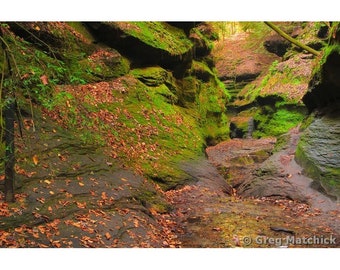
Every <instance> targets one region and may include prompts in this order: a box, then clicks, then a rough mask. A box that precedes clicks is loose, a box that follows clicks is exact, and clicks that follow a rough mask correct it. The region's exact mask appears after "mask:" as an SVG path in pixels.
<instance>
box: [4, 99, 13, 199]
mask: <svg viewBox="0 0 340 270" xmlns="http://www.w3.org/2000/svg"><path fill="white" fill-rule="evenodd" d="M7 102H8V104H6V107H5V110H4V118H5V136H4V137H5V145H6V153H5V201H6V202H14V200H15V199H14V177H15V175H14V163H15V157H14V115H15V114H14V110H15V103H14V100H13V99H12V98H9V99H8V100H7Z"/></svg>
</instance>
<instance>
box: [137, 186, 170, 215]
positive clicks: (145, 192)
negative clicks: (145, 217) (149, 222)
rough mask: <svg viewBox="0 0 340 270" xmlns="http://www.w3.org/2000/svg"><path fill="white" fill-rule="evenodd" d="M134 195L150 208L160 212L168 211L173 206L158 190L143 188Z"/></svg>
mask: <svg viewBox="0 0 340 270" xmlns="http://www.w3.org/2000/svg"><path fill="white" fill-rule="evenodd" d="M132 196H133V197H134V198H135V199H136V200H137V201H139V202H140V203H141V204H142V205H143V206H144V207H146V208H148V209H149V210H151V209H152V210H155V211H157V212H158V213H166V212H169V211H170V210H171V206H170V205H169V204H168V203H167V202H166V201H165V199H164V198H163V197H161V196H160V194H159V193H156V191H153V190H150V189H146V188H142V189H140V190H138V191H137V192H136V193H135V194H133V195H132Z"/></svg>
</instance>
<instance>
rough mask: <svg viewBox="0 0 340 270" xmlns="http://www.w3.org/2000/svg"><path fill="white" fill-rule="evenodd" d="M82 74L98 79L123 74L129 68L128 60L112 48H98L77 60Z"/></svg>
mask: <svg viewBox="0 0 340 270" xmlns="http://www.w3.org/2000/svg"><path fill="white" fill-rule="evenodd" d="M79 66H80V67H82V70H83V71H84V73H87V74H84V75H83V76H82V77H85V78H86V77H88V76H86V75H92V76H94V77H95V78H98V79H100V80H108V79H114V78H118V77H120V76H124V75H125V74H127V73H128V72H129V70H130V63H129V61H128V60H127V59H126V58H124V57H123V56H122V55H121V54H120V53H119V52H117V51H116V50H114V49H111V48H106V49H99V50H97V51H95V52H94V53H93V54H91V55H90V56H89V57H87V58H86V59H84V60H81V61H80V62H79Z"/></svg>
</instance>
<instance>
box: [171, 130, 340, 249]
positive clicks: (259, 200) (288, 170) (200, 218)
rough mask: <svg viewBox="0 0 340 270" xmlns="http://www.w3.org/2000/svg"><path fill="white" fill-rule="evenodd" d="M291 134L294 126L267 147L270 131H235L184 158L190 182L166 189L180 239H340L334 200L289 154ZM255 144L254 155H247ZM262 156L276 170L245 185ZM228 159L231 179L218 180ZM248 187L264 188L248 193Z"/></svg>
mask: <svg viewBox="0 0 340 270" xmlns="http://www.w3.org/2000/svg"><path fill="white" fill-rule="evenodd" d="M298 135H299V132H298V129H297V128H296V129H293V130H292V131H291V132H290V134H289V136H290V137H289V140H288V145H287V146H286V147H283V148H282V149H281V150H279V151H277V152H275V153H274V154H272V153H271V150H273V145H274V143H275V142H274V141H273V140H271V139H260V140H255V139H234V140H230V141H227V142H223V143H221V144H220V145H216V146H214V147H212V148H208V149H207V150H206V152H207V155H208V159H202V160H198V161H194V162H190V163H187V164H185V165H183V166H184V169H185V170H186V171H187V172H188V173H189V174H191V175H192V176H193V177H194V178H196V180H197V182H196V183H195V184H192V185H187V186H184V187H183V188H181V189H178V190H172V191H168V192H167V197H168V198H169V200H170V201H171V203H172V205H174V208H175V210H174V212H173V217H174V218H175V219H176V222H177V224H178V227H177V234H178V236H179V240H180V242H181V246H182V247H188V248H192V247H193V248H208V247H209V248H225V247H259V248H267V247H305V248H309V247H316V248H317V247H328V248H334V247H339V246H340V241H339V240H340V227H339V221H340V211H339V210H340V207H339V203H338V202H337V201H333V200H332V199H330V198H328V197H327V196H326V195H324V194H322V193H320V192H318V191H317V190H314V189H313V188H311V187H310V186H311V183H312V180H311V179H309V178H308V177H306V176H304V175H303V170H302V168H301V167H300V166H299V165H298V164H297V163H296V162H295V160H294V151H295V147H296V142H297V139H298ZM255 152H257V153H260V157H258V158H252V159H250V157H251V156H252V154H253V153H255ZM264 152H267V153H268V157H266V158H263V157H264ZM240 153H241V154H240ZM242 157H247V158H246V159H245V158H242ZM235 160H238V161H239V164H235V162H234V161H235ZM268 160H269V161H270V164H271V165H275V166H276V167H277V170H278V171H279V172H280V173H279V174H278V175H276V174H274V175H272V176H271V177H270V179H271V180H270V181H269V182H268V181H266V180H265V179H266V178H261V177H262V175H261V177H260V181H262V182H261V183H262V184H263V185H262V186H261V184H258V183H257V184H256V185H254V186H253V187H252V186H251V185H250V187H249V183H251V182H254V181H259V179H257V178H259V177H258V171H259V170H260V171H261V170H262V169H263V164H264V163H265V162H268ZM229 161H232V162H233V166H232V167H231V168H232V175H233V176H234V177H233V178H235V179H234V181H233V179H228V177H227V180H225V178H226V176H228V175H230V174H231V171H230V168H228V162H229ZM222 163H224V166H221V164H222ZM261 166H262V167H261ZM237 170H239V171H237ZM222 174H224V177H223V176H222ZM236 178H237V179H236ZM247 183H248V184H247ZM245 185H246V186H247V187H248V189H245V188H244V186H245ZM268 185H270V186H274V188H273V189H272V190H270V188H269V186H268ZM280 187H281V188H280ZM245 190H246V191H247V192H245ZM251 190H253V191H254V190H255V193H254V194H264V196H251V194H252V192H251ZM259 190H261V192H262V193H259ZM268 190H269V191H268ZM241 192H243V194H240V193H241ZM249 194H250V195H249Z"/></svg>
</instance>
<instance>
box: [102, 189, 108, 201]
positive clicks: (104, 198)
mask: <svg viewBox="0 0 340 270" xmlns="http://www.w3.org/2000/svg"><path fill="white" fill-rule="evenodd" d="M101 198H102V199H103V200H106V199H107V195H106V192H105V191H103V192H102V196H101Z"/></svg>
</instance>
